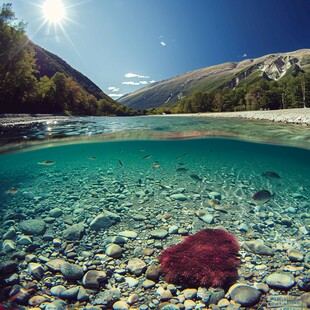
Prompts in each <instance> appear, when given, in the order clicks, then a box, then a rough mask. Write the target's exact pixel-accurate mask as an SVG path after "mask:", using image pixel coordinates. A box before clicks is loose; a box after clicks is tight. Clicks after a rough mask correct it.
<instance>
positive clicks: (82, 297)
mask: <svg viewBox="0 0 310 310" xmlns="http://www.w3.org/2000/svg"><path fill="white" fill-rule="evenodd" d="M76 300H78V301H86V300H88V293H87V291H86V290H85V288H84V287H82V286H80V287H79V292H78V295H77V297H76Z"/></svg>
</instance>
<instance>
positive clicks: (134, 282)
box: [125, 277, 139, 287]
mask: <svg viewBox="0 0 310 310" xmlns="http://www.w3.org/2000/svg"><path fill="white" fill-rule="evenodd" d="M125 283H126V284H127V285H128V286H129V287H135V286H137V285H138V284H139V280H138V279H136V278H132V277H126V278H125Z"/></svg>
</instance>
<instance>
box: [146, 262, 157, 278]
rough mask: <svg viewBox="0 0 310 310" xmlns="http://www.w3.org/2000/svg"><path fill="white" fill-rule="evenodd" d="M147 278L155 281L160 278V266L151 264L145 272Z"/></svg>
mask: <svg viewBox="0 0 310 310" xmlns="http://www.w3.org/2000/svg"><path fill="white" fill-rule="evenodd" d="M145 275H146V278H147V279H149V280H153V281H155V282H157V281H158V279H159V268H158V266H156V265H154V264H152V265H150V266H149V267H148V268H147V269H146V272H145Z"/></svg>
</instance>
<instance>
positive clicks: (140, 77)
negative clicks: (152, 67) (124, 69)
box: [124, 72, 150, 79]
mask: <svg viewBox="0 0 310 310" xmlns="http://www.w3.org/2000/svg"><path fill="white" fill-rule="evenodd" d="M124 76H125V78H128V79H132V78H138V79H149V78H150V77H149V76H146V75H140V74H136V73H131V72H129V73H126V74H125V75H124Z"/></svg>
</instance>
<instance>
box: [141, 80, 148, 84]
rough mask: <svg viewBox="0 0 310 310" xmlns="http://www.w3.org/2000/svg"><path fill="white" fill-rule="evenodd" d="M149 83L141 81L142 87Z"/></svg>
mask: <svg viewBox="0 0 310 310" xmlns="http://www.w3.org/2000/svg"><path fill="white" fill-rule="evenodd" d="M147 83H148V81H140V84H141V85H146V84H147Z"/></svg>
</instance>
